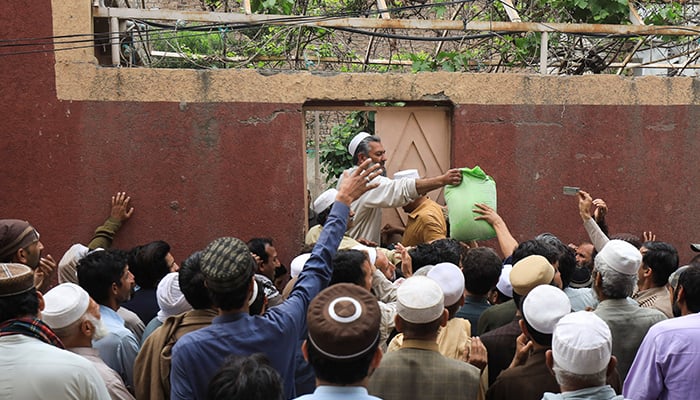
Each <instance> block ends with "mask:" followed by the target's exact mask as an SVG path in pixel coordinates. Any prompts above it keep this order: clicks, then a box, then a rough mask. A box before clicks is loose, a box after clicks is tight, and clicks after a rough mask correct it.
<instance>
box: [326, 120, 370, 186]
mask: <svg viewBox="0 0 700 400" xmlns="http://www.w3.org/2000/svg"><path fill="white" fill-rule="evenodd" d="M361 131H365V132H369V133H373V132H374V112H365V111H353V112H351V113H350V114H349V115H348V117H347V118H346V120H345V122H344V123H341V124H338V125H335V126H334V127H333V128H332V129H331V133H330V135H328V136H327V137H326V138H325V139H324V140H323V141H322V142H321V143H320V144H319V150H320V153H321V154H320V162H321V172H322V173H323V174H324V175H325V176H326V182H327V183H328V185H329V186H334V185H335V183H336V181H337V179H338V177H339V176H340V174H342V173H343V171H345V170H346V169H348V168H349V167H350V166H351V165H352V156H350V154H348V145H349V144H350V141H351V140H352V138H353V137H354V136H355V135H356V134H357V133H358V132H361Z"/></svg>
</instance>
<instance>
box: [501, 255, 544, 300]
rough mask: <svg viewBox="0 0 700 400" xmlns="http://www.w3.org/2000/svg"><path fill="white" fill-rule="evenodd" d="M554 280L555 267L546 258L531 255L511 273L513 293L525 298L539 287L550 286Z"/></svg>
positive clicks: (516, 264)
mask: <svg viewBox="0 0 700 400" xmlns="http://www.w3.org/2000/svg"><path fill="white" fill-rule="evenodd" d="M553 278H554V267H552V264H550V263H549V261H547V259H546V258H544V257H542V256H540V255H531V256H527V257H525V258H523V259H522V260H520V261H518V262H517V263H515V265H513V269H512V270H511V271H510V284H511V285H512V286H513V292H515V293H517V294H519V295H521V296H525V295H527V294H528V293H530V290H532V289H533V288H535V287H536V286H538V285H548V284H549V283H550V282H552V279H553Z"/></svg>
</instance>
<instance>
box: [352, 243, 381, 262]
mask: <svg viewBox="0 0 700 400" xmlns="http://www.w3.org/2000/svg"><path fill="white" fill-rule="evenodd" d="M352 249H353V250H360V251H364V252H365V253H367V257H368V258H369V263H370V264H372V265H375V264H374V263H376V262H377V249H375V248H374V247H369V246H365V245H364V244H356V245H354V246H353V247H352Z"/></svg>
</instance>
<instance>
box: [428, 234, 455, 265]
mask: <svg viewBox="0 0 700 400" xmlns="http://www.w3.org/2000/svg"><path fill="white" fill-rule="evenodd" d="M430 245H431V246H433V247H434V248H435V250H437V253H438V257H439V261H438V262H437V263H441V262H449V263H452V264H454V265H456V266H458V267H459V266H461V259H462V245H461V244H459V241H458V240H456V239H451V238H445V239H438V240H436V241H434V242H432V243H430ZM437 263H435V264H437ZM435 264H433V265H435Z"/></svg>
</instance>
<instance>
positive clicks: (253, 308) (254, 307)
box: [248, 276, 265, 315]
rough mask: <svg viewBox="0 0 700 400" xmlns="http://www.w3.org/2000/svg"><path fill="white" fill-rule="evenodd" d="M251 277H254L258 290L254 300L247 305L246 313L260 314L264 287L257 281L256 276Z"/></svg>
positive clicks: (263, 303) (263, 298)
mask: <svg viewBox="0 0 700 400" xmlns="http://www.w3.org/2000/svg"><path fill="white" fill-rule="evenodd" d="M253 279H255V285H256V286H257V288H258V292H257V294H256V295H255V300H253V304H251V305H250V306H249V307H248V314H250V315H260V314H262V310H263V306H264V305H265V288H264V287H263V284H262V282H259V281H258V277H257V276H255V277H254V278H253Z"/></svg>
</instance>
